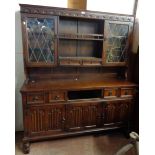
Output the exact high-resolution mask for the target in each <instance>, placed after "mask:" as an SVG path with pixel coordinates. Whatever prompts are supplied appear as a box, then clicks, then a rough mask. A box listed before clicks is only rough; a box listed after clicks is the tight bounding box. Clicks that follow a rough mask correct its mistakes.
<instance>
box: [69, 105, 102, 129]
mask: <svg viewBox="0 0 155 155" xmlns="http://www.w3.org/2000/svg"><path fill="white" fill-rule="evenodd" d="M66 108H67V109H66V115H67V116H66V119H67V121H66V127H67V129H68V130H83V129H88V128H94V127H99V126H101V124H102V112H103V109H102V103H96V102H95V103H73V104H69V105H67V107H66Z"/></svg>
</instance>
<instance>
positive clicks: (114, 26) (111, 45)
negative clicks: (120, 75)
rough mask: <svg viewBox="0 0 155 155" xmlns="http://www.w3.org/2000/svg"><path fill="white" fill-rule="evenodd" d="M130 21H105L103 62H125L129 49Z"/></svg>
mask: <svg viewBox="0 0 155 155" xmlns="http://www.w3.org/2000/svg"><path fill="white" fill-rule="evenodd" d="M131 25H132V24H131V23H129V22H119V21H107V20H106V21H105V26H104V38H105V41H104V62H105V63H117V64H118V63H121V64H123V63H125V62H126V61H127V58H128V55H127V50H128V49H129V42H130V40H129V38H130V34H131Z"/></svg>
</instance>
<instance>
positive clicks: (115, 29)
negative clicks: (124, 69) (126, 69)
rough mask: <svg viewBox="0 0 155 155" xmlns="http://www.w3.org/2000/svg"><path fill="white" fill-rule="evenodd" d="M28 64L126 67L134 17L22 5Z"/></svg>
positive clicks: (32, 65)
mask: <svg viewBox="0 0 155 155" xmlns="http://www.w3.org/2000/svg"><path fill="white" fill-rule="evenodd" d="M21 15H22V30H23V46H24V58H25V62H26V66H28V67H45V66H50V67H51V66H80V67H83V66H84V67H85V66H86V67H89V66H121V65H122V66H125V65H126V62H127V57H128V54H127V53H128V52H127V51H128V49H129V47H130V39H129V38H130V35H131V32H132V27H133V19H134V18H133V17H132V16H127V15H118V14H110V13H102V12H93V11H80V10H79V11H78V10H73V9H62V8H54V7H40V6H29V5H21Z"/></svg>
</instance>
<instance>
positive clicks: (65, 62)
mask: <svg viewBox="0 0 155 155" xmlns="http://www.w3.org/2000/svg"><path fill="white" fill-rule="evenodd" d="M60 65H81V63H80V60H60Z"/></svg>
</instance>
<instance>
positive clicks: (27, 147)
mask: <svg viewBox="0 0 155 155" xmlns="http://www.w3.org/2000/svg"><path fill="white" fill-rule="evenodd" d="M23 152H24V154H27V153H29V152H30V143H29V141H27V140H25V139H23Z"/></svg>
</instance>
